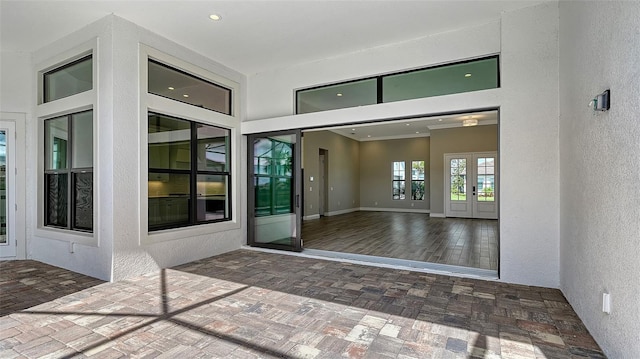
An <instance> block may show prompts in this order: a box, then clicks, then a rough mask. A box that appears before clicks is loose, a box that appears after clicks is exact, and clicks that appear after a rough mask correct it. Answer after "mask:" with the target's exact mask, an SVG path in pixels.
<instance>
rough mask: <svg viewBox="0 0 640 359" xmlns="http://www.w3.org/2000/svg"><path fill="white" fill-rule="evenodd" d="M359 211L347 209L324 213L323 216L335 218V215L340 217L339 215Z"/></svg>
mask: <svg viewBox="0 0 640 359" xmlns="http://www.w3.org/2000/svg"><path fill="white" fill-rule="evenodd" d="M360 210H361V209H360V208H347V209H341V210H339V211H332V212H326V213H325V214H324V215H325V216H337V215H340V214H346V213H351V212H358V211H360Z"/></svg>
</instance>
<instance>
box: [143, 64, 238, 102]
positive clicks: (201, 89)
mask: <svg viewBox="0 0 640 359" xmlns="http://www.w3.org/2000/svg"><path fill="white" fill-rule="evenodd" d="M148 71H149V76H148V78H149V83H148V90H149V93H152V94H154V95H158V96H162V97H166V98H170V99H172V100H176V101H180V102H184V103H188V104H190V105H194V106H197V107H202V108H206V109H208V110H212V111H216V112H220V113H224V114H226V115H231V90H230V89H228V88H226V87H222V86H220V85H217V84H214V83H211V82H209V81H206V80H203V79H201V78H199V77H196V76H193V75H191V74H188V73H186V72H183V71H180V70H177V69H174V68H172V67H169V66H166V65H164V64H161V63H160V62H157V61H154V60H149V67H148Z"/></svg>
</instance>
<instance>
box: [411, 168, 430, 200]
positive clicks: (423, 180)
mask: <svg viewBox="0 0 640 359" xmlns="http://www.w3.org/2000/svg"><path fill="white" fill-rule="evenodd" d="M415 162H422V167H423V169H422V177H423V178H422V179H420V178H414V176H413V164H414V163H415ZM426 166H427V161H425V160H411V200H412V201H424V200H425V198H426V197H427V187H426V186H427V182H426V177H427V170H426ZM414 183H422V188H423V190H422V198H420V199H416V198H414V197H413V184H414Z"/></svg>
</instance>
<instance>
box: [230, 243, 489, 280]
mask: <svg viewBox="0 0 640 359" xmlns="http://www.w3.org/2000/svg"><path fill="white" fill-rule="evenodd" d="M242 249H247V250H253V251H259V252H268V253H276V254H286V255H292V256H298V257H306V258H313V259H322V260H329V261H336V262H346V263H352V264H360V265H367V266H374V267H382V268H390V269H400V270H409V271H414V272H422V273H432V274H440V275H448V276H453V277H463V278H473V279H482V280H498V279H499V276H498V271H497V270H490V269H481V268H473V267H462V266H454V265H449V264H439V263H431V262H422V261H413V260H409V259H398V258H387V257H376V256H368V255H364V254H353V253H344V252H333V251H323V250H320V249H304V250H303V251H302V252H290V251H282V250H277V249H268V248H257V247H249V246H242Z"/></svg>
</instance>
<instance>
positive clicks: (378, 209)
mask: <svg viewBox="0 0 640 359" xmlns="http://www.w3.org/2000/svg"><path fill="white" fill-rule="evenodd" d="M360 210H361V211H373V212H404V213H429V212H430V211H429V210H428V209H415V208H380V207H360Z"/></svg>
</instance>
